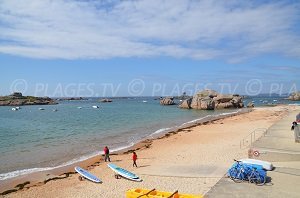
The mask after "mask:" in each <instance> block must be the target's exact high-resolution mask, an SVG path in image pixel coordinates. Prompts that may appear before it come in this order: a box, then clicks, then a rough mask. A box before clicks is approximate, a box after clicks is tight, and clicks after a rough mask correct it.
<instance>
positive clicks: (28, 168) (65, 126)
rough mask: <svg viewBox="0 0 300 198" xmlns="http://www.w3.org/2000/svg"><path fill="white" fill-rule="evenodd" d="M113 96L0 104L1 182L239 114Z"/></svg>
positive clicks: (266, 101)
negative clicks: (205, 120) (210, 119)
mask: <svg viewBox="0 0 300 198" xmlns="http://www.w3.org/2000/svg"><path fill="white" fill-rule="evenodd" d="M112 100H113V102H111V103H100V102H99V98H89V99H87V100H80V101H79V100H73V101H65V100H62V101H59V104H57V105H47V106H44V105H43V106H38V105H36V106H21V108H20V109H19V110H18V111H12V108H13V107H7V106H5V107H3V106H2V107H0V153H1V155H0V180H6V179H10V178H12V177H17V176H20V175H24V174H28V173H32V172H37V171H42V170H50V169H54V168H57V167H63V166H66V165H70V164H72V163H75V162H79V161H83V160H86V159H88V158H91V157H93V156H96V155H99V154H102V153H103V151H102V150H103V147H104V146H108V147H109V148H110V150H111V151H112V152H113V151H118V150H122V149H126V148H129V147H130V146H133V145H134V144H136V143H138V142H139V141H141V140H143V139H146V138H153V137H155V136H157V135H162V134H164V133H166V132H167V131H170V130H172V129H174V128H180V127H181V126H183V125H185V124H186V123H191V122H193V121H195V120H199V119H202V118H207V117H209V116H212V117H217V116H221V115H229V114H231V113H236V112H237V109H230V110H215V111H205V110H187V109H180V108H178V106H177V105H172V106H162V105H160V104H159V100H156V98H154V97H138V98H127V97H124V98H112ZM249 101H252V102H253V103H254V104H255V106H264V105H276V104H277V103H280V104H282V103H283V104H291V105H299V104H298V103H297V102H291V101H287V100H285V99H284V98H282V97H251V98H246V99H245V100H244V103H245V104H247V103H248V102H249ZM177 102H178V101H177ZM93 106H99V108H93ZM40 108H42V109H43V110H41V109H40Z"/></svg>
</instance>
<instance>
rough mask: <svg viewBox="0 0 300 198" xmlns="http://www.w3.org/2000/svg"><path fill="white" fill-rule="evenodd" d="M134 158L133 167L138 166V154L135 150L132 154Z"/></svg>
mask: <svg viewBox="0 0 300 198" xmlns="http://www.w3.org/2000/svg"><path fill="white" fill-rule="evenodd" d="M132 160H133V165H132V166H133V167H134V166H135V167H137V165H136V160H137V154H136V153H135V152H133V154H132Z"/></svg>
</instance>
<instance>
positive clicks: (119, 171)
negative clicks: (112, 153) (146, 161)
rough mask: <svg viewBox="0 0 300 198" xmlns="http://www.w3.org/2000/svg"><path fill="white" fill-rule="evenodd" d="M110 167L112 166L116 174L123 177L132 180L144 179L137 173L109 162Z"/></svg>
mask: <svg viewBox="0 0 300 198" xmlns="http://www.w3.org/2000/svg"><path fill="white" fill-rule="evenodd" d="M107 166H108V167H109V168H111V169H112V170H113V171H114V172H115V173H116V174H118V175H121V176H122V177H125V178H126V179H129V180H132V181H138V182H140V181H142V179H141V178H139V176H137V175H136V174H134V173H132V172H129V171H128V170H125V169H123V168H120V167H118V166H117V165H115V164H108V165H107Z"/></svg>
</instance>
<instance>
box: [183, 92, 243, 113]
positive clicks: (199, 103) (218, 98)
mask: <svg viewBox="0 0 300 198" xmlns="http://www.w3.org/2000/svg"><path fill="white" fill-rule="evenodd" d="M179 107H180V108H185V109H201V110H214V109H227V108H242V107H244V103H243V97H242V96H239V95H237V94H233V95H232V94H227V95H223V94H220V93H218V92H216V91H214V90H204V91H200V92H198V93H196V94H195V95H194V96H193V97H191V98H189V99H186V100H184V101H183V102H182V103H181V104H180V105H179Z"/></svg>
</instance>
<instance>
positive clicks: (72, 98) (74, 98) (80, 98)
mask: <svg viewBox="0 0 300 198" xmlns="http://www.w3.org/2000/svg"><path fill="white" fill-rule="evenodd" d="M57 100H59V101H62V100H67V101H73V100H87V99H86V98H83V97H71V98H58V99H57Z"/></svg>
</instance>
